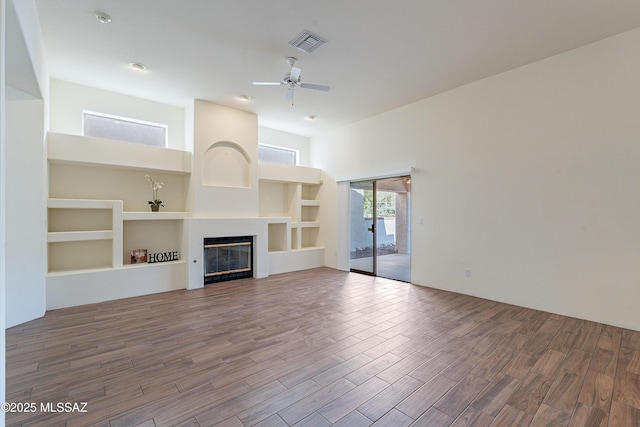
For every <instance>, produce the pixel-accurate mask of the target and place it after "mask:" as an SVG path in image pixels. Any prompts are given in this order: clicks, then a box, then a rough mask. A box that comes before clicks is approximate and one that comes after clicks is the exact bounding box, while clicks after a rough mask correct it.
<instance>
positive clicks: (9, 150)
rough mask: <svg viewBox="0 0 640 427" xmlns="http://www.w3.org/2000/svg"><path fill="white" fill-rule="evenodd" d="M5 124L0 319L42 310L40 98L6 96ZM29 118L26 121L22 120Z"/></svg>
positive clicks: (12, 321) (15, 320)
mask: <svg viewBox="0 0 640 427" xmlns="http://www.w3.org/2000/svg"><path fill="white" fill-rule="evenodd" d="M6 114H7V129H6V132H7V134H6V139H7V147H6V156H7V163H6V178H7V181H8V182H10V183H11V184H10V185H8V186H7V188H6V195H5V197H6V222H7V224H8V227H7V228H6V247H7V252H6V255H5V260H6V267H5V274H6V298H7V302H8V304H7V307H6V317H7V318H6V322H7V326H8V327H10V326H13V325H17V324H20V323H23V322H26V321H28V320H31V319H35V318H37V317H41V316H43V315H44V312H45V307H46V303H45V272H46V259H47V258H46V246H45V236H46V220H47V217H46V209H45V206H46V205H45V200H46V190H45V180H46V177H45V170H46V167H45V163H44V158H45V151H44V102H43V101H42V100H8V101H7V110H6ZM23 123H30V125H29V126H22V124H23Z"/></svg>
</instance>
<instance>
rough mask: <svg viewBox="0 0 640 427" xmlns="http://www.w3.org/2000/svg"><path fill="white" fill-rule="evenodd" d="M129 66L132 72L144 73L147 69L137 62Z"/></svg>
mask: <svg viewBox="0 0 640 427" xmlns="http://www.w3.org/2000/svg"><path fill="white" fill-rule="evenodd" d="M129 66H130V67H131V68H133V69H134V70H138V71H144V70H146V69H147V67H145V66H144V64H141V63H139V62H130V63H129Z"/></svg>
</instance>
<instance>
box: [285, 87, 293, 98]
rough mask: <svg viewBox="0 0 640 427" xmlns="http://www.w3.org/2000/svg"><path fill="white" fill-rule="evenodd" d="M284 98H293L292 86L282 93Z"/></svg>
mask: <svg viewBox="0 0 640 427" xmlns="http://www.w3.org/2000/svg"><path fill="white" fill-rule="evenodd" d="M284 99H286V100H287V101H291V100H292V99H293V86H289V89H287V93H285V94H284Z"/></svg>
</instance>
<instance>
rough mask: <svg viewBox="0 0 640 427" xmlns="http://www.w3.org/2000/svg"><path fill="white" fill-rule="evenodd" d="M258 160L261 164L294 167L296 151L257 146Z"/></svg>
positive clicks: (271, 146)
mask: <svg viewBox="0 0 640 427" xmlns="http://www.w3.org/2000/svg"><path fill="white" fill-rule="evenodd" d="M258 160H260V161H261V162H270V163H279V164H281V165H291V166H296V165H297V164H298V150H294V149H293V148H285V147H277V146H275V145H268V144H258Z"/></svg>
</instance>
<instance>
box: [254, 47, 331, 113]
mask: <svg viewBox="0 0 640 427" xmlns="http://www.w3.org/2000/svg"><path fill="white" fill-rule="evenodd" d="M285 60H286V61H287V64H289V67H290V68H291V70H290V71H289V72H288V73H287V74H285V75H284V77H283V78H282V81H279V82H253V84H254V85H256V86H287V92H286V93H285V94H284V99H286V100H287V101H289V100H291V101H292V102H291V105H293V89H295V87H296V86H299V87H301V88H303V89H313V90H321V91H323V92H328V91H329V89H331V88H330V87H329V86H325V85H317V84H312V83H302V81H301V79H300V74H301V73H302V69H300V68H299V67H296V66H295V65H296V62H298V59H297V58H294V57H293V56H290V57H288V58H286V59H285Z"/></svg>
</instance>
